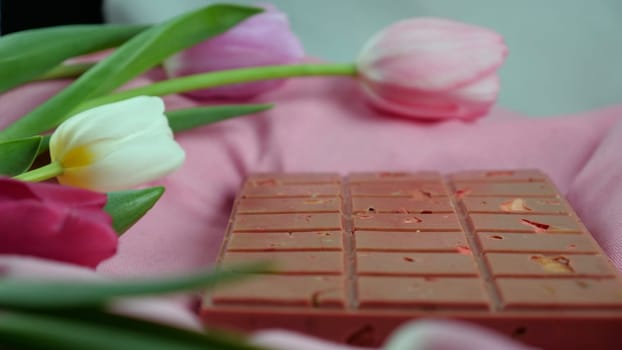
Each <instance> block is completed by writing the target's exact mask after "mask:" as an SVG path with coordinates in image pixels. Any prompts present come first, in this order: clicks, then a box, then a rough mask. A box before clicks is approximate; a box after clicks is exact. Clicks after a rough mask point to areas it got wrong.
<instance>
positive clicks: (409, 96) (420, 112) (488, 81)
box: [363, 75, 499, 120]
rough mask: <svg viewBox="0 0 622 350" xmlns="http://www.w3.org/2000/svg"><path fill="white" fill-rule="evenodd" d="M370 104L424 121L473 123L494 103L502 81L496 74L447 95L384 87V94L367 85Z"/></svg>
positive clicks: (366, 89)
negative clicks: (437, 120) (453, 119)
mask: <svg viewBox="0 0 622 350" xmlns="http://www.w3.org/2000/svg"><path fill="white" fill-rule="evenodd" d="M363 91H364V92H365V94H366V95H367V97H368V99H369V102H371V104H372V105H374V106H375V107H377V108H379V109H380V110H384V111H389V112H392V113H394V114H397V115H402V116H406V117H415V118H420V119H448V118H455V119H462V120H472V119H475V118H477V117H479V116H482V115H484V114H486V113H487V112H488V110H489V109H490V108H491V107H492V105H493V104H494V102H495V100H496V98H497V93H498V91H499V78H498V77H497V76H496V75H492V76H490V77H487V78H485V79H483V80H482V81H478V82H476V83H475V84H473V85H468V86H465V87H463V88H461V89H457V90H455V91H451V92H449V93H446V94H437V93H433V92H424V91H413V90H409V89H408V88H404V87H402V86H393V85H383V86H382V90H381V91H377V90H372V89H370V88H369V87H368V86H363Z"/></svg>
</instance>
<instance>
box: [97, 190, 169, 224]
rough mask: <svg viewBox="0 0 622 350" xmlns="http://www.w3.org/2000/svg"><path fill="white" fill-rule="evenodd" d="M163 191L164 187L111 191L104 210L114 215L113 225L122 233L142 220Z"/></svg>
mask: <svg viewBox="0 0 622 350" xmlns="http://www.w3.org/2000/svg"><path fill="white" fill-rule="evenodd" d="M163 193H164V187H151V188H145V189H141V190H129V191H118V192H109V193H108V201H107V202H106V207H105V208H104V210H105V211H106V212H107V213H108V214H109V215H110V216H111V217H112V227H113V228H114V230H115V231H116V232H117V233H118V234H119V235H120V234H122V233H124V232H125V231H127V230H128V229H129V228H130V227H132V225H134V224H135V223H136V222H137V221H138V220H140V218H142V217H143V216H144V215H145V214H146V213H147V212H148V211H149V209H151V208H152V207H153V206H154V205H155V203H156V202H157V201H158V199H160V197H161V196H162V194H163Z"/></svg>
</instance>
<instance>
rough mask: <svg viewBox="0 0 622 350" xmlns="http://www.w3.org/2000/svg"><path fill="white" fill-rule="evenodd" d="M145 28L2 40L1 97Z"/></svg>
mask: <svg viewBox="0 0 622 350" xmlns="http://www.w3.org/2000/svg"><path fill="white" fill-rule="evenodd" d="M145 28H146V27H145V26H135V25H132V26H128V25H71V26H60V27H50V28H41V29H31V30H25V31H21V32H16V33H12V34H8V35H5V36H2V37H0V77H2V79H0V93H1V92H3V91H6V90H8V89H11V88H13V87H15V86H18V85H20V84H23V83H25V82H28V81H30V80H32V79H35V78H37V77H39V76H41V75H42V74H44V73H46V72H47V71H49V70H51V69H53V68H54V67H56V66H58V65H59V64H60V63H61V62H63V61H64V60H66V59H68V58H71V57H75V56H79V55H82V54H86V53H91V52H96V51H100V50H103V49H106V48H110V47H114V46H118V45H120V44H122V43H123V42H125V41H127V40H128V39H129V38H131V37H133V36H134V35H136V34H137V33H139V32H141V31H142V30H144V29H145ZM23 136H26V135H23Z"/></svg>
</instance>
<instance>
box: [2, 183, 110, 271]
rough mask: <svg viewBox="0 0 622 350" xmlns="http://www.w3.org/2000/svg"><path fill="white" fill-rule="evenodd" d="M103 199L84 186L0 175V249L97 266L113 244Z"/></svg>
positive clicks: (10, 252)
mask: <svg viewBox="0 0 622 350" xmlns="http://www.w3.org/2000/svg"><path fill="white" fill-rule="evenodd" d="M106 200H107V197H106V195H105V194H102V193H96V192H91V191H87V190H83V189H78V188H71V187H65V186H60V185H54V184H48V183H26V182H21V181H17V180H13V179H8V178H0V254H16V255H28V256H37V257H41V258H47V259H51V260H57V261H63V262H69V263H74V264H78V265H84V266H88V267H95V266H97V264H99V263H100V262H101V261H102V260H104V259H106V258H109V257H110V256H112V255H114V254H115V252H116V249H117V235H116V234H115V232H114V230H113V228H112V226H111V218H110V216H109V215H108V214H107V213H106V212H105V211H104V210H103V208H104V206H105V205H106Z"/></svg>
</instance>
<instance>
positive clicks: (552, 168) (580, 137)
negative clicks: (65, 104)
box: [0, 78, 622, 350]
mask: <svg viewBox="0 0 622 350" xmlns="http://www.w3.org/2000/svg"><path fill="white" fill-rule="evenodd" d="M144 82H145V81H139V82H137V83H144ZM60 86H61V84H54V83H49V82H47V83H42V84H38V85H35V86H30V87H25V88H21V89H18V90H15V91H12V92H9V93H7V94H5V95H3V96H0V125H2V124H6V120H4V121H3V120H2V119H1V118H5V119H10V118H12V117H15V116H16V115H18V114H19V113H21V112H24V111H25V110H27V109H28V108H30V107H32V105H33V103H38V102H40V101H42V100H43V98H44V97H45V96H47V95H49V94H51V93H53V92H54V91H56V89H57V88H59V87H60ZM256 101H258V102H260V101H261V102H264V101H265V102H275V103H276V107H275V108H274V109H273V110H271V111H268V112H264V113H262V114H260V115H255V116H249V117H244V118H238V119H233V120H229V121H225V122H222V123H219V124H215V125H212V126H206V127H202V128H199V129H196V130H193V131H189V132H185V133H183V134H180V135H178V137H177V138H178V140H179V142H180V143H181V144H182V145H183V147H184V148H185V150H186V152H187V161H186V163H185V164H184V166H183V167H182V169H181V170H180V171H178V172H177V173H175V174H173V175H172V176H169V177H168V178H166V179H164V180H163V181H161V182H160V183H161V184H163V185H165V186H166V187H167V191H166V192H165V194H164V196H163V197H162V199H161V200H160V201H159V202H158V204H157V205H156V206H155V207H154V209H153V210H152V211H151V212H150V213H149V214H147V216H146V217H145V218H144V219H143V220H142V221H140V222H139V223H138V224H137V225H136V226H135V227H133V228H132V229H131V230H130V231H129V232H128V233H126V234H125V235H124V236H123V237H122V238H121V243H120V246H119V252H118V254H117V255H116V256H115V257H113V258H112V259H110V260H108V261H106V262H104V263H103V264H101V265H100V266H99V268H98V271H99V272H100V273H101V274H104V275H108V276H115V277H122V278H130V277H133V276H147V275H162V274H169V273H173V272H182V271H190V270H195V269H197V268H199V267H202V266H205V265H210V264H211V263H212V262H213V261H214V258H215V254H216V252H217V250H218V248H219V245H220V240H221V238H222V235H223V231H224V228H225V224H226V221H227V219H228V211H229V208H230V205H231V202H232V200H233V197H234V195H235V193H236V191H237V190H238V188H239V185H240V183H241V181H242V179H243V177H244V176H245V175H247V174H249V173H251V172H255V171H289V172H294V171H316V172H319V171H337V172H342V173H345V172H350V171H370V170H423V169H436V170H440V171H443V172H448V171H456V170H462V169H469V168H490V169H502V168H540V169H542V170H543V171H545V172H547V173H548V174H549V175H550V176H551V177H552V178H553V180H554V181H555V182H556V184H557V185H558V186H559V188H560V189H561V190H562V192H564V193H567V195H568V198H569V199H570V200H571V202H572V204H573V205H574V206H575V208H576V210H577V211H578V213H579V215H580V216H581V217H582V218H583V220H584V221H585V223H586V224H587V226H588V227H589V228H590V230H591V231H592V232H593V233H594V235H595V237H596V239H597V240H598V241H599V243H600V244H601V245H602V246H603V248H604V249H605V251H606V252H607V253H608V254H609V255H610V257H611V259H612V260H613V262H614V263H615V264H616V266H617V267H618V268H619V269H622V186H620V185H621V184H622V183H621V181H622V162H620V161H619V150H620V149H622V105H619V106H613V107H610V108H604V109H600V110H596V111H591V112H586V113H581V114H577V115H569V116H559V117H554V118H546V119H531V118H528V117H524V116H521V115H519V114H517V113H513V112H509V111H506V110H504V109H502V108H495V109H493V110H492V111H491V113H490V114H489V116H488V117H486V118H484V119H481V120H478V121H475V122H471V123H466V122H461V121H448V122H443V123H430V122H417V121H414V120H411V119H398V118H394V117H387V116H386V115H383V114H380V113H379V112H377V111H375V110H374V109H371V108H369V106H368V105H366V103H365V102H363V98H362V97H361V93H360V90H359V89H358V86H356V83H355V82H353V81H352V80H350V79H346V78H306V79H297V80H290V81H288V82H287V83H286V84H285V85H284V86H283V87H282V88H280V89H278V90H275V91H273V92H271V93H269V94H266V95H264V96H262V97H260V98H258V99H257V100H256ZM166 102H167V107H168V108H169V109H176V108H182V107H189V106H193V105H194V103H193V102H192V101H191V100H188V99H186V98H184V97H181V96H170V97H167V98H166ZM18 112H19V113H18ZM424 326H425V327H419V328H418V329H419V330H418V331H417V332H420V333H421V332H422V333H423V334H424V335H426V337H425V339H426V343H425V346H423V345H422V346H420V347H417V349H458V348H460V342H458V341H457V340H456V342H453V343H452V342H450V341H448V340H447V338H446V337H445V336H446V335H450V334H453V333H454V332H456V327H458V328H457V329H459V330H460V332H465V333H467V334H471V335H472V337H473V338H481V343H478V344H480V346H479V347H478V348H479V349H496V348H499V347H500V345H499V344H507V342H508V341H510V340H505V339H501V340H500V339H499V338H498V337H494V336H491V335H489V334H487V333H486V332H482V331H481V330H477V329H472V328H469V327H467V326H465V325H459V324H454V323H452V324H445V323H426V324H424ZM262 334H263V335H262V336H260V335H257V337H258V338H257V339H260V340H257V341H258V342H261V343H266V342H268V343H269V344H271V345H274V346H275V347H278V346H277V345H278V344H281V347H282V348H287V344H292V343H291V341H292V339H293V341H294V343H293V344H296V346H295V348H297V349H303V350H304V349H343V347H337V346H335V345H332V344H328V343H323V342H318V341H315V340H313V341H311V340H308V339H306V338H303V337H301V336H298V335H294V334H291V333H287V332H286V333H283V332H276V333H274V332H273V333H262ZM266 334H268V335H266ZM261 339H263V340H261ZM266 339H267V340H266ZM452 339H453V338H452ZM456 339H457V338H456ZM456 344H458V345H457V346H456ZM290 348H291V347H290ZM412 348H413V349H415V345H413V347H412ZM515 348H517V349H518V348H521V346H520V345H515Z"/></svg>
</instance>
